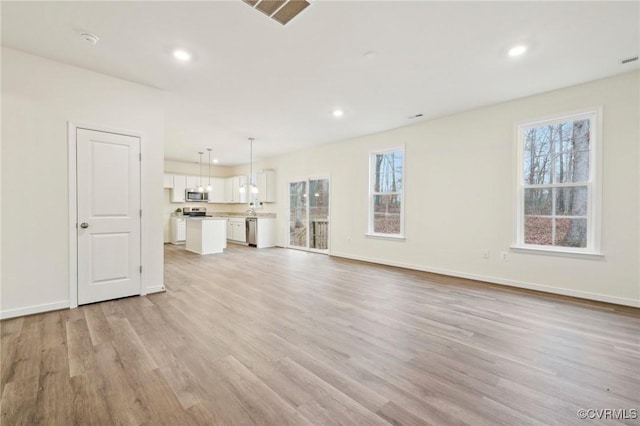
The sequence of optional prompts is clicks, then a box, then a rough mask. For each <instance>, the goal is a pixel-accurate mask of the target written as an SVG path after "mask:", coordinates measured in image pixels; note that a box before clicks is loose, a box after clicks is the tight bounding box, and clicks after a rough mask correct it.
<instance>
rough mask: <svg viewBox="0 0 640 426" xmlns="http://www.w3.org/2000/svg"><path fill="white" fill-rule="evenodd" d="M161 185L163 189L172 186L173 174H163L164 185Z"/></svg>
mask: <svg viewBox="0 0 640 426" xmlns="http://www.w3.org/2000/svg"><path fill="white" fill-rule="evenodd" d="M163 187H164V188H165V189H171V188H173V175H168V174H165V175H164V185H163Z"/></svg>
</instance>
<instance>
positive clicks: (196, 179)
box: [186, 176, 204, 188]
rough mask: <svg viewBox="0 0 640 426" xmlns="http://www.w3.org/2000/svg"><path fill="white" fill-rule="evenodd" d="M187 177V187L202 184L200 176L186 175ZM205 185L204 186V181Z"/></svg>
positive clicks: (195, 186)
mask: <svg viewBox="0 0 640 426" xmlns="http://www.w3.org/2000/svg"><path fill="white" fill-rule="evenodd" d="M186 178H187V188H197V187H198V186H200V176H186ZM202 182H203V186H204V181H202Z"/></svg>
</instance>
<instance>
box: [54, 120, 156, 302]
mask: <svg viewBox="0 0 640 426" xmlns="http://www.w3.org/2000/svg"><path fill="white" fill-rule="evenodd" d="M78 129H85V130H93V131H96V132H104V133H114V134H117V135H123V136H132V137H136V138H139V139H140V155H141V157H140V208H141V209H142V215H141V217H140V265H141V266H142V272H141V273H140V293H139V294H140V295H141V296H143V295H145V294H146V291H145V289H146V288H147V286H146V285H144V284H145V281H146V279H145V276H146V274H145V269H146V268H145V266H146V264H147V259H146V256H145V251H144V250H143V249H142V247H143V245H144V241H145V240H146V239H147V238H148V236H147V235H146V234H147V231H146V229H145V227H144V226H143V222H144V220H145V218H146V215H147V212H148V211H149V207H150V206H149V205H147V200H146V197H143V196H142V195H143V194H144V193H145V192H144V191H146V190H147V187H146V186H147V183H146V179H143V176H146V175H147V173H146V172H147V170H146V162H145V161H143V160H144V158H145V157H146V155H145V153H146V149H145V147H146V135H145V134H144V133H143V132H138V131H134V130H126V129H120V128H116V127H109V126H103V125H99V124H88V123H82V122H78V121H69V122H68V123H67V141H68V154H69V157H68V165H69V167H68V177H69V188H68V189H69V240H68V243H69V271H68V272H69V308H71V309H73V308H77V307H78V192H77V183H78V179H77V174H76V173H77V166H78V158H77V130H78Z"/></svg>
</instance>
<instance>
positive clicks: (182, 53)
mask: <svg viewBox="0 0 640 426" xmlns="http://www.w3.org/2000/svg"><path fill="white" fill-rule="evenodd" d="M173 57H174V58H176V59H177V60H179V61H182V62H187V61H189V60H191V53H189V52H187V51H186V50H182V49H178V50H174V51H173Z"/></svg>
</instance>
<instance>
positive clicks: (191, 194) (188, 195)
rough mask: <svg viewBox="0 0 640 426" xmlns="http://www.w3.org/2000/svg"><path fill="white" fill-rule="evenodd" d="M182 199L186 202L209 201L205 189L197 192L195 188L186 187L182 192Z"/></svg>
mask: <svg viewBox="0 0 640 426" xmlns="http://www.w3.org/2000/svg"><path fill="white" fill-rule="evenodd" d="M184 200H185V201H186V202H193V201H203V202H205V201H209V193H208V192H207V191H204V192H199V191H198V190H197V189H196V188H187V190H186V191H185V192H184Z"/></svg>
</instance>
